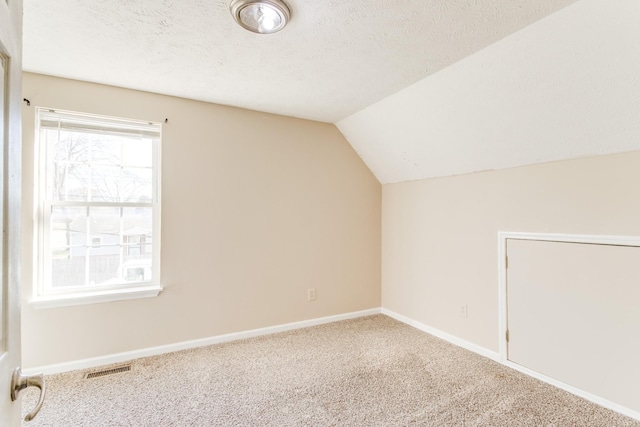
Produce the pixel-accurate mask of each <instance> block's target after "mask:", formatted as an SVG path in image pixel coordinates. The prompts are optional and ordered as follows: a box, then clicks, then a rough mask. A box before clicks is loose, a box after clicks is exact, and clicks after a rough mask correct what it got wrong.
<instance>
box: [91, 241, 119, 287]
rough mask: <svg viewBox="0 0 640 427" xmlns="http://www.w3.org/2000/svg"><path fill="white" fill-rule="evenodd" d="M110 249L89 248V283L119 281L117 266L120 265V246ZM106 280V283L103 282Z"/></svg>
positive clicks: (98, 283) (97, 283)
mask: <svg viewBox="0 0 640 427" xmlns="http://www.w3.org/2000/svg"><path fill="white" fill-rule="evenodd" d="M110 249H112V250H111V251H100V253H96V252H99V251H96V250H95V249H91V250H90V252H89V253H90V254H91V255H90V256H89V285H100V284H108V283H112V282H114V283H120V282H121V281H120V280H117V279H118V267H119V266H120V246H113V247H111V248H110ZM114 279H115V280H114ZM105 282H106V283H105Z"/></svg>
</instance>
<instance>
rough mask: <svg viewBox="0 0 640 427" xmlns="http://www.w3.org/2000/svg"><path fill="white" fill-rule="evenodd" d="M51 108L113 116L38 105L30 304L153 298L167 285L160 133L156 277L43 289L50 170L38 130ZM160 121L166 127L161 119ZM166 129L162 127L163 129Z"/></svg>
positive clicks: (37, 306)
mask: <svg viewBox="0 0 640 427" xmlns="http://www.w3.org/2000/svg"><path fill="white" fill-rule="evenodd" d="M40 110H47V111H55V112H59V113H62V114H67V113H70V114H74V115H76V114H78V115H83V116H86V117H94V118H100V119H110V117H107V116H101V115H92V114H88V113H80V112H69V111H62V110H55V109H52V108H44V107H38V108H36V114H35V119H36V123H35V129H36V132H35V135H34V136H35V138H34V139H35V141H34V165H35V167H34V174H35V176H34V183H35V184H36V185H35V186H34V187H35V188H34V194H33V196H34V212H33V218H34V222H33V223H34V230H33V231H34V233H33V243H34V244H33V281H32V282H33V289H32V297H31V299H29V300H28V301H27V303H28V305H29V306H31V307H33V308H35V309H45V308H57V307H68V306H76V305H85V304H95V303H103V302H112V301H123V300H131V299H138V298H151V297H156V296H158V295H159V294H160V292H161V291H162V290H163V287H162V286H161V285H160V253H161V247H160V244H161V236H160V228H161V227H160V224H161V211H162V200H161V195H162V188H161V186H162V181H161V179H160V178H161V176H162V175H161V167H162V136H161V137H160V141H159V143H158V144H153V150H154V153H153V155H154V159H156V162H157V163H156V164H154V167H153V180H154V183H155V192H156V195H155V196H156V200H157V202H155V204H156V205H157V209H153V234H152V235H153V236H154V238H153V240H154V242H153V245H154V247H155V246H156V245H157V250H154V251H153V255H152V271H153V274H152V275H153V280H152V281H151V282H145V283H144V285H140V284H135V283H131V284H128V285H127V284H118V285H115V286H109V287H95V288H93V289H91V290H87V289H82V290H78V291H75V292H74V291H64V292H61V293H59V294H56V293H51V292H50V293H47V294H44V292H43V291H42V289H43V281H44V270H45V267H44V259H43V257H44V254H43V248H44V244H45V243H46V242H45V241H44V239H45V237H44V229H45V227H44V223H43V222H44V221H46V220H47V218H46V216H48V215H47V214H44V215H41V214H40V210H41V209H43V208H44V207H45V205H46V202H44V200H42V199H41V198H40V192H41V191H46V190H45V188H46V187H45V186H46V176H45V175H46V174H45V173H43V172H44V167H45V164H46V156H45V155H44V153H43V150H44V149H43V147H41V146H40V133H39V132H38V131H37V130H38V129H39V124H38V120H39V117H40V116H39V111H40ZM111 119H115V120H125V121H128V122H136V120H134V119H119V118H111ZM137 121H138V122H140V123H147V124H149V123H151V122H143V121H139V120H137ZM154 124H159V125H160V127H161V129H162V124H161V123H154ZM161 133H162V131H161ZM95 204H96V205H105V204H107V205H108V203H95Z"/></svg>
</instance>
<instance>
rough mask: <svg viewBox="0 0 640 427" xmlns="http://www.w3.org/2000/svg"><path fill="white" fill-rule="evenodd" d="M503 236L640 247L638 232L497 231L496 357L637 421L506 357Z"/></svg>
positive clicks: (599, 399)
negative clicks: (630, 234) (553, 232)
mask: <svg viewBox="0 0 640 427" xmlns="http://www.w3.org/2000/svg"><path fill="white" fill-rule="evenodd" d="M507 240H538V241H545V242H561V243H582V244H591V245H612V246H637V247H640V237H639V236H608V235H588V234H551V233H524V232H511V231H498V310H499V311H498V347H499V351H498V361H499V362H500V363H502V364H503V365H505V366H508V367H510V368H512V369H515V370H517V371H519V372H522V373H524V374H527V375H529V376H531V377H534V378H537V379H539V380H541V381H543V382H546V383H548V384H551V385H553V386H555V387H558V388H560V389H562V390H565V391H568V392H569V393H572V394H575V395H576V396H580V397H582V398H584V399H586V400H589V401H591V402H593V403H595V404H598V405H600V406H603V407H605V408H607V409H611V410H613V411H616V412H619V413H621V414H623V415H626V416H628V417H630V418H634V419H636V420H639V421H640V412H637V411H635V410H633V409H630V408H627V407H626V406H622V405H620V404H618V403H615V402H612V401H610V400H607V399H604V398H602V397H600V396H597V395H594V394H591V393H589V392H587V391H584V390H582V389H579V388H577V387H574V386H572V385H569V384H565V383H563V382H561V381H558V380H556V379H554V378H551V377H548V376H546V375H543V374H541V373H539V372H536V371H534V370H532V369H528V368H526V367H524V366H521V365H518V364H517V363H514V362H511V361H509V360H508V358H507V356H508V355H507V326H508V325H507V255H508V253H507Z"/></svg>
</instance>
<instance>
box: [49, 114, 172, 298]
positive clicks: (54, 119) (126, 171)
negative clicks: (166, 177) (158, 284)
mask: <svg viewBox="0 0 640 427" xmlns="http://www.w3.org/2000/svg"><path fill="white" fill-rule="evenodd" d="M38 124H39V126H40V128H39V129H40V130H39V136H40V139H39V147H40V150H41V151H40V153H39V154H40V156H41V157H40V160H41V163H40V164H41V165H43V166H44V170H42V171H40V172H41V175H40V176H42V178H43V181H42V184H43V186H42V187H41V188H40V191H39V193H38V194H39V195H40V196H42V198H41V199H40V200H39V203H40V204H39V206H40V207H45V206H51V205H53V207H52V208H51V211H50V212H44V210H43V209H41V210H40V211H39V212H40V213H41V214H42V215H44V219H45V220H46V224H45V230H44V235H45V238H44V239H42V240H43V242H44V243H45V244H46V245H47V246H45V247H43V248H41V249H40V254H41V255H42V258H41V259H42V263H41V264H40V266H39V267H40V268H41V269H43V273H44V274H43V276H42V277H43V278H44V281H43V284H42V286H40V287H39V289H41V290H43V291H44V292H45V293H46V292H47V290H54V288H55V290H60V289H63V290H64V289H65V288H72V287H73V288H77V287H86V288H90V287H92V286H110V285H122V284H127V283H138V282H148V281H151V279H152V278H151V269H152V260H153V259H155V257H156V256H157V254H154V250H157V247H154V246H153V241H152V234H153V230H154V227H155V226H154V224H153V219H154V217H155V212H156V211H157V209H159V206H158V205H157V204H156V203H157V197H156V194H157V190H156V184H157V182H156V180H157V179H159V176H160V175H159V171H157V170H156V168H159V166H160V165H159V162H158V160H159V157H158V155H159V148H160V147H159V137H160V125H158V124H153V123H145V122H136V121H128V120H122V119H117V118H108V117H96V116H89V115H83V114H78V113H70V112H58V111H53V110H44V109H38ZM61 202H64V203H61ZM69 202H72V203H69ZM101 204H104V205H106V206H100V205H101ZM131 204H149V205H151V206H143V207H133V206H130V205H131ZM56 205H57V206H56ZM60 205H65V206H60ZM83 205H84V206H83ZM47 217H48V219H47ZM40 219H41V220H42V219H43V218H42V217H40ZM69 291H70V292H74V290H69Z"/></svg>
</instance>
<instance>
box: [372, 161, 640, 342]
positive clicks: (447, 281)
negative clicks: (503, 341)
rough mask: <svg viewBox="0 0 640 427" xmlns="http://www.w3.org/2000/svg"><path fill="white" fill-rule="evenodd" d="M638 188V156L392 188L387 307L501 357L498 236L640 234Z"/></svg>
mask: <svg viewBox="0 0 640 427" xmlns="http://www.w3.org/2000/svg"><path fill="white" fill-rule="evenodd" d="M639 182H640V153H639V152H633V153H627V154H616V155H609V156H601V157H594V158H588V159H580V160H571V161H562V162H557V163H548V164H542V165H534V166H526V167H519V168H514V169H505V170H500V171H491V172H484V173H477V174H469V175H460V176H454V177H448V178H439V179H431V180H423V181H414V182H407V183H400V184H389V185H385V186H383V197H382V241H383V254H382V259H383V263H382V305H383V307H385V308H387V309H389V310H392V311H395V312H397V313H399V314H402V315H404V316H407V317H409V318H412V319H414V320H417V321H419V322H422V323H424V324H427V325H429V326H431V327H434V328H437V329H440V330H442V331H444V332H447V333H450V334H453V335H455V336H457V337H460V338H462V339H465V340H467V341H470V342H472V343H474V344H477V345H480V346H482V347H485V348H487V349H489V350H492V351H498V253H497V249H498V236H497V233H498V230H501V231H522V232H548V233H569V234H605V235H634V236H639V235H640V221H639V220H638V218H640V186H639V185H638V183H639ZM463 304H467V305H468V317H467V318H464V317H459V316H458V308H459V306H460V305H463Z"/></svg>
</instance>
